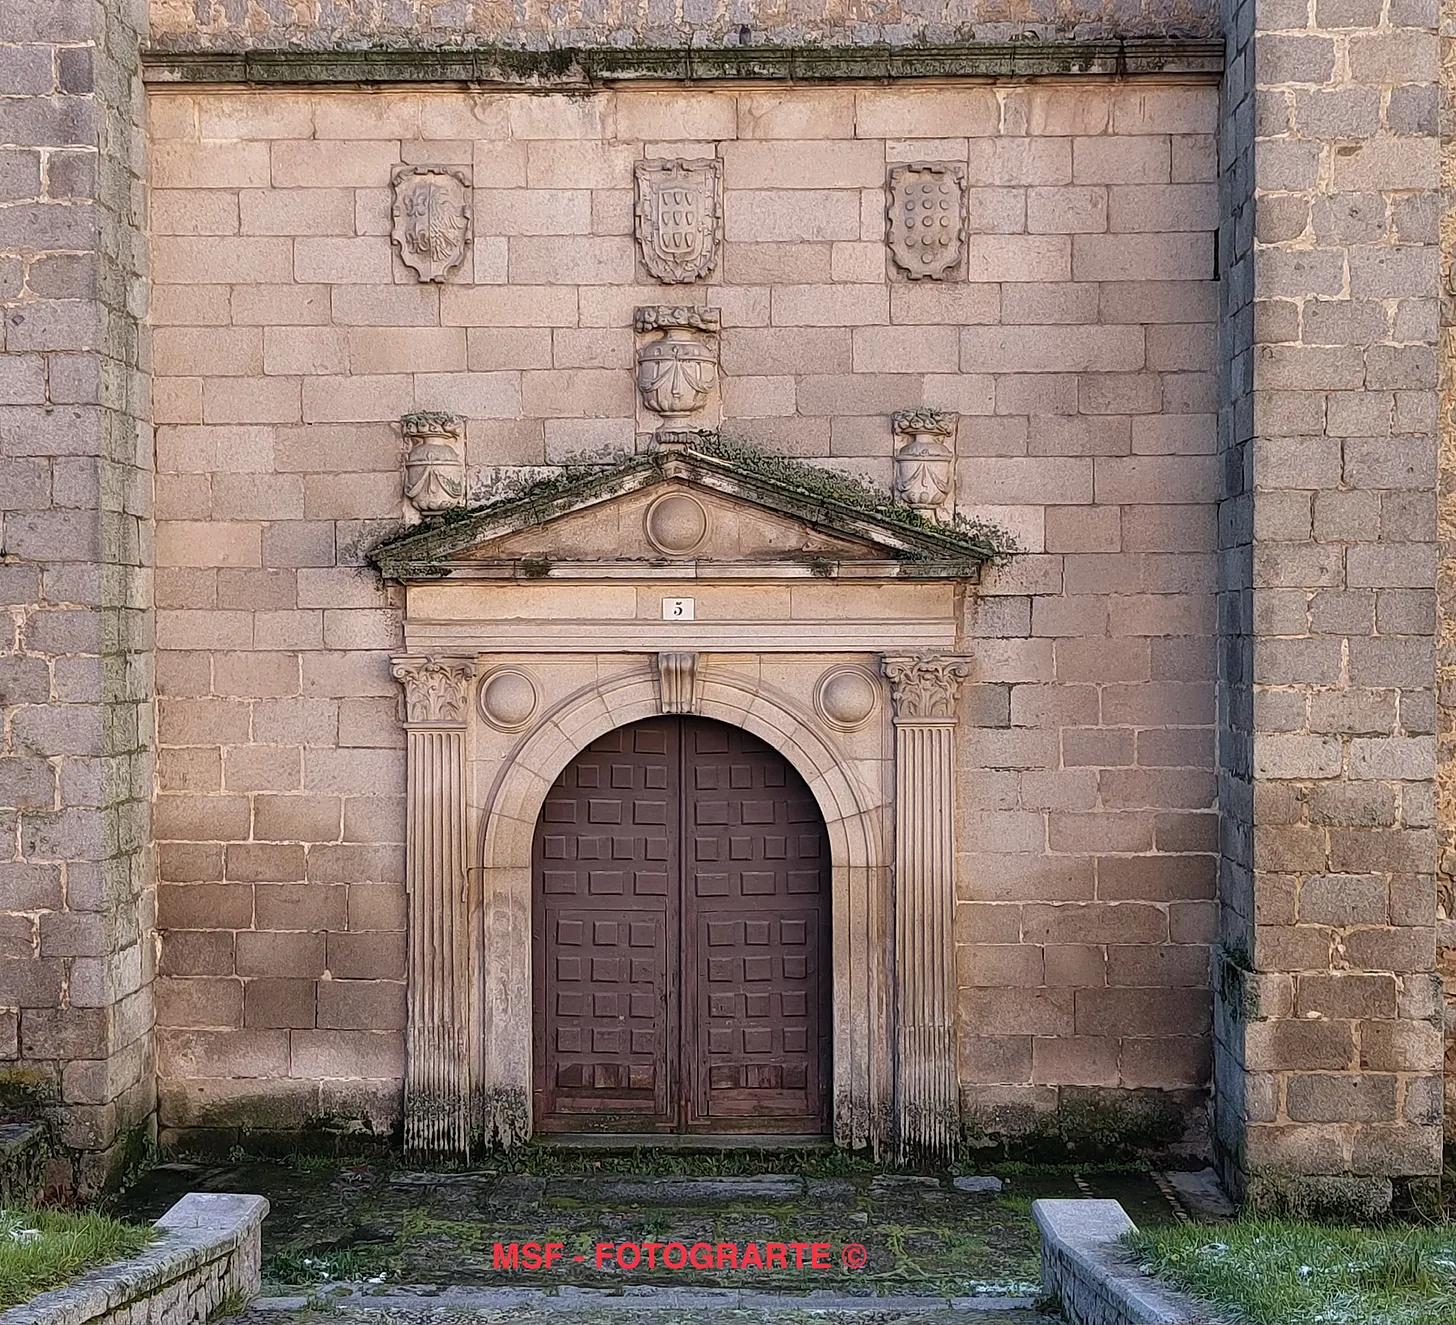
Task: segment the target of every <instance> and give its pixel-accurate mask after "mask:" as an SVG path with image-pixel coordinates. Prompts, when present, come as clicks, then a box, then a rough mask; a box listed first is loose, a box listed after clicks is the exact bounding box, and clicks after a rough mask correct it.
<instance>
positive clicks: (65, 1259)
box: [0, 1208, 155, 1307]
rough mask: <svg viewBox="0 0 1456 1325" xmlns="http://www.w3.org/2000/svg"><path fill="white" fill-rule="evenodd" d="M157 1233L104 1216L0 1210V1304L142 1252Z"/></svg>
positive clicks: (22, 1299) (27, 1297)
mask: <svg viewBox="0 0 1456 1325" xmlns="http://www.w3.org/2000/svg"><path fill="white" fill-rule="evenodd" d="M154 1236H155V1234H154V1233H153V1232H152V1230H151V1229H150V1228H143V1227H139V1226H137V1225H135V1224H123V1223H120V1222H118V1221H117V1220H115V1219H108V1218H107V1217H106V1216H105V1215H98V1214H74V1213H71V1212H69V1211H64V1210H26V1209H18V1208H17V1209H10V1210H0V1307H10V1306H14V1305H15V1304H16V1303H17V1302H26V1301H29V1300H30V1299H31V1298H32V1297H34V1296H35V1295H36V1294H37V1293H43V1292H45V1291H46V1290H47V1289H50V1288H59V1287H61V1286H62V1285H63V1284H67V1283H69V1282H70V1281H71V1280H72V1279H74V1278H75V1277H76V1276H77V1275H78V1274H81V1273H82V1272H84V1271H86V1270H90V1269H93V1268H94V1267H96V1266H98V1265H107V1264H109V1263H111V1262H112V1261H119V1260H124V1259H125V1258H126V1257H128V1256H135V1255H136V1254H137V1252H139V1251H141V1250H142V1248H143V1247H145V1246H146V1245H147V1244H148V1243H149V1242H151V1241H152V1238H153V1237H154Z"/></svg>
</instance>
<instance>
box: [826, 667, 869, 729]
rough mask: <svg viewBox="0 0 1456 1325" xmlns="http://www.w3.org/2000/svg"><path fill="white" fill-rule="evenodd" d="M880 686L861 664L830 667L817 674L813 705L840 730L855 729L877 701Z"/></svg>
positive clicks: (867, 715) (863, 720)
mask: <svg viewBox="0 0 1456 1325" xmlns="http://www.w3.org/2000/svg"><path fill="white" fill-rule="evenodd" d="M879 698H880V686H879V682H878V681H877V680H876V679H875V677H874V676H873V675H871V674H870V672H868V671H867V670H866V669H865V668H863V667H854V666H848V667H831V668H830V669H829V670H828V671H827V672H825V673H824V675H823V676H821V677H820V678H819V684H818V686H816V687H815V690H814V707H815V709H816V710H818V713H819V716H820V717H821V718H823V719H824V721H825V722H827V723H828V724H829V725H830V726H831V727H836V728H838V729H839V730H840V731H855V730H857V729H858V728H860V727H863V726H864V725H865V723H866V722H868V721H869V719H870V715H871V714H872V713H873V712H874V711H875V708H876V706H877V705H878V703H879Z"/></svg>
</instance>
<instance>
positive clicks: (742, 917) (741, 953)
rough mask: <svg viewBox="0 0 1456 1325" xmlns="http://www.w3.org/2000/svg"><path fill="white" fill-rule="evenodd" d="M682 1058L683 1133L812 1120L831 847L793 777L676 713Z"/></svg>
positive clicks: (739, 736)
mask: <svg viewBox="0 0 1456 1325" xmlns="http://www.w3.org/2000/svg"><path fill="white" fill-rule="evenodd" d="M683 769H684V776H683V786H684V789H685V790H684V803H683V823H684V827H685V830H686V833H687V834H688V835H689V836H690V837H691V840H692V851H691V853H689V859H687V860H685V861H684V869H685V871H686V874H687V877H686V879H685V880H684V888H683V936H684V960H683V1042H684V1043H683V1062H684V1070H685V1071H686V1072H687V1074H688V1084H689V1092H688V1108H687V1116H686V1126H687V1128H688V1129H689V1130H691V1131H733V1130H749V1131H757V1132H768V1131H786V1132H817V1131H821V1130H822V1129H823V1125H824V1116H823V1115H824V1100H825V1092H824V1083H825V1081H826V1079H827V1065H828V1061H829V1015H828V1014H829V1007H828V981H827V979H826V978H825V977H826V976H827V974H828V971H827V966H826V964H825V961H824V959H825V956H826V955H827V950H828V934H829V929H828V926H829V859H828V857H829V851H828V847H827V844H826V842H825V840H824V824H823V820H822V819H821V817H820V815H819V807H818V805H817V804H815V802H814V798H813V796H812V795H811V793H810V791H809V788H808V787H807V786H805V785H804V782H803V779H801V778H800V777H799V775H798V774H797V773H796V772H794V770H793V769H792V768H790V767H789V765H788V764H787V762H786V761H785V760H784V758H783V756H782V755H780V754H779V753H778V752H777V751H776V750H773V749H772V748H770V747H769V746H768V745H766V744H765V743H764V742H762V741H760V740H759V739H758V738H757V737H756V736H753V735H751V734H750V733H748V732H745V731H742V730H740V729H739V728H736V727H728V726H724V725H722V724H720V723H714V722H706V721H704V720H702V719H698V718H689V719H685V720H684V723H683Z"/></svg>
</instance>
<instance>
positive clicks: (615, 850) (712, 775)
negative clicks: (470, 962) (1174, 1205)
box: [531, 717, 830, 1133]
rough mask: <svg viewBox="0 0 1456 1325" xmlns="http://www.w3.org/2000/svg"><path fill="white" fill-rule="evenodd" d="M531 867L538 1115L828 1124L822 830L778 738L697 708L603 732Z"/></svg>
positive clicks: (622, 1121)
mask: <svg viewBox="0 0 1456 1325" xmlns="http://www.w3.org/2000/svg"><path fill="white" fill-rule="evenodd" d="M533 869H534V884H533V903H532V906H533V913H532V926H531V928H532V937H533V943H534V954H533V963H534V966H533V970H534V978H535V1055H534V1061H535V1083H534V1084H535V1124H536V1127H537V1129H538V1130H540V1131H543V1132H584V1131H593V1132H599V1131H620V1132H789V1133H817V1132H822V1131H824V1130H826V1124H827V1121H828V1119H827V1117H826V1111H827V1103H828V1096H829V1090H828V1087H829V1080H830V1076H829V1067H830V1063H829V1055H830V1039H829V1018H830V1002H829V999H830V991H829V972H830V962H829V932H830V931H829V924H830V894H829V879H830V875H829V844H828V840H827V836H826V833H825V828H824V820H823V818H822V817H821V815H820V813H819V808H818V806H817V805H816V804H815V802H814V798H813V796H812V795H811V794H810V792H809V788H808V787H807V786H806V785H805V784H804V781H803V779H802V778H800V777H799V775H798V774H797V773H796V772H795V771H794V769H793V768H792V767H790V765H789V764H788V763H787V762H786V761H785V760H784V758H783V757H782V756H781V755H779V754H778V753H777V751H775V750H773V749H772V748H771V747H769V746H768V745H766V744H764V743H763V742H762V741H760V740H758V739H757V738H756V737H754V736H752V735H750V734H749V733H747V732H745V731H742V730H741V729H739V728H736V727H730V726H727V725H726V724H723V723H718V722H712V721H709V720H707V719H703V718H692V717H664V718H651V719H648V720H646V721H644V722H639V723H635V724H633V725H631V726H628V727H621V728H618V729H617V730H615V731H612V732H609V733H608V734H607V735H605V736H603V737H602V738H601V739H599V740H597V741H595V742H594V743H593V744H592V745H591V746H590V747H589V748H588V749H587V750H585V751H583V752H582V753H581V754H580V755H579V756H578V757H577V759H576V760H575V761H574V762H573V763H572V764H571V765H570V766H569V767H568V768H567V769H566V770H565V772H563V773H562V775H561V777H560V778H558V779H557V781H556V784H555V786H553V787H552V789H551V791H550V793H549V794H548V795H547V797H546V802H545V805H544V807H543V808H542V812H541V819H540V822H539V823H538V825H537V828H536V839H535V847H534V852H533Z"/></svg>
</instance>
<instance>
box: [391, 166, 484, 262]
mask: <svg viewBox="0 0 1456 1325" xmlns="http://www.w3.org/2000/svg"><path fill="white" fill-rule="evenodd" d="M393 184H394V211H393V216H394V227H393V230H392V232H391V233H392V235H393V238H394V242H395V244H396V245H397V246H398V248H399V256H400V260H401V261H402V262H403V263H404V264H405V266H406V267H408V268H409V269H410V270H411V271H413V272H414V273H415V275H416V276H418V277H419V278H420V280H422V281H443V280H444V279H445V277H446V276H448V275H449V274H450V272H451V271H453V270H454V269H455V268H456V267H458V266H459V265H460V264H461V263H462V262H464V261H465V252H466V249H467V248H468V247H469V245H470V181H469V180H468V179H467V178H466V176H465V174H464V172H463V171H461V170H458V169H456V168H454V167H449V166H398V167H396V168H395V171H394V176H393Z"/></svg>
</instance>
